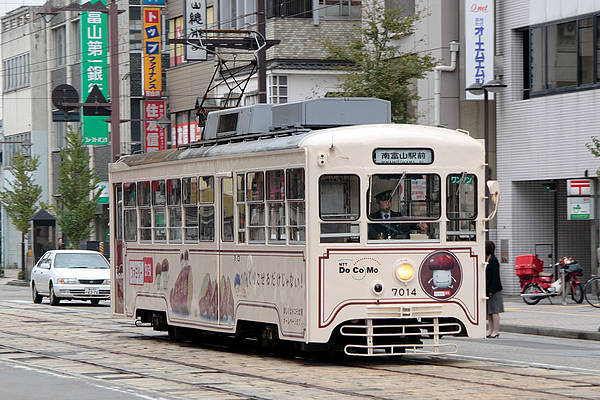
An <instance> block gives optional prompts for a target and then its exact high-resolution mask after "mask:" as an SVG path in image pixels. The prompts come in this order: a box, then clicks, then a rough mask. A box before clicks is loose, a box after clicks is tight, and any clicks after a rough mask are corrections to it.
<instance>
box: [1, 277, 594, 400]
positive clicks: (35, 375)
mask: <svg viewBox="0 0 600 400" xmlns="http://www.w3.org/2000/svg"><path fill="white" fill-rule="evenodd" d="M0 304H5V306H8V307H9V308H11V309H12V310H10V313H12V314H11V315H15V316H16V315H22V316H24V319H23V321H21V322H20V324H21V325H17V326H23V332H25V333H28V335H25V336H27V339H23V343H24V345H23V346H22V347H21V346H20V344H19V341H16V342H15V341H14V338H15V336H14V335H15V333H14V332H15V331H14V330H13V331H12V333H11V331H10V327H9V326H6V327H5V328H0V335H2V334H6V335H9V336H6V338H9V339H10V338H11V336H10V335H12V338H13V339H12V340H13V342H12V344H10V343H11V342H10V341H9V342H6V341H3V342H1V343H0V397H1V398H2V399H31V398H61V399H67V400H68V399H80V398H85V399H140V398H143V399H163V398H164V399H169V398H175V397H172V396H171V395H169V394H168V393H165V391H164V390H159V391H154V390H140V389H139V388H134V387H130V386H128V385H126V384H123V382H124V381H123V380H120V379H118V378H113V377H110V378H109V379H108V378H107V376H109V375H112V374H108V373H106V372H103V373H101V374H100V375H98V374H99V373H98V372H94V369H91V370H90V372H86V371H85V368H84V370H83V371H82V370H81V368H80V367H79V368H76V367H74V366H69V365H68V363H67V366H63V363H64V362H65V361H64V358H67V359H70V358H69V357H70V355H69V354H70V352H69V348H68V347H69V345H68V344H67V343H69V341H68V338H67V336H69V334H72V333H73V332H70V333H69V334H67V333H66V334H65V337H64V338H62V337H61V338H59V339H61V340H62V341H63V342H64V343H65V346H66V347H67V348H65V349H60V348H59V349H57V350H56V353H54V350H52V351H50V353H49V354H50V355H51V356H52V357H51V360H50V359H49V360H48V363H47V364H46V361H44V360H41V359H43V358H45V356H39V355H38V354H37V353H36V350H35V348H33V350H31V349H32V348H31V347H29V349H30V350H27V348H28V347H27V344H26V342H27V341H29V342H31V341H33V340H35V337H36V335H40V332H44V328H43V327H40V326H30V324H34V323H35V322H36V321H42V323H43V324H48V325H47V326H48V328H49V330H54V331H56V330H57V328H58V327H56V326H55V325H56V324H53V323H52V321H53V320H54V318H53V316H54V317H56V318H60V316H67V315H69V316H73V317H68V318H75V319H76V320H77V321H83V323H84V324H86V323H85V321H86V319H85V318H90V317H91V318H94V315H96V316H97V319H98V321H97V324H99V325H101V322H100V320H105V319H107V318H109V314H110V307H109V303H108V302H101V303H100V305H99V306H92V305H91V304H90V303H89V302H82V301H73V302H66V301H65V302H63V303H61V306H59V307H52V306H50V305H49V304H48V300H47V299H44V302H43V304H42V305H33V304H32V303H31V299H30V292H29V288H27V287H14V286H4V285H2V286H0ZM21 308H22V310H21ZM17 313H18V314H17ZM27 313H32V314H31V315H32V316H31V317H28V316H27V317H25V315H26V314H27ZM68 318H67V319H66V320H65V322H66V321H67V320H68ZM82 318H83V319H82ZM75 319H72V321H75ZM7 325H9V324H7ZM89 325H90V331H89V333H88V332H83V331H82V332H81V335H85V334H91V338H90V340H91V341H90V342H89V343H90V344H91V345H92V347H93V349H90V350H85V346H84V348H83V350H82V347H81V345H77V346H75V343H73V346H74V347H73V348H74V351H79V352H82V351H83V352H84V353H85V352H88V351H91V353H90V356H91V357H93V358H94V357H96V353H97V350H95V349H97V348H98V347H99V346H100V347H102V346H106V349H107V350H110V349H111V347H110V345H108V344H107V345H104V344H103V341H102V340H100V341H99V340H97V338H99V337H102V332H101V329H97V327H96V326H92V325H94V321H92V322H91V323H90V324H89ZM118 325H119V326H121V327H126V329H127V331H129V330H131V332H135V333H133V334H128V335H126V336H122V335H123V334H119V335H120V336H115V337H113V338H112V339H111V340H113V341H114V340H117V343H118V341H127V342H128V343H130V344H129V346H130V347H131V346H139V347H140V348H142V349H146V350H145V351H147V350H150V351H151V353H154V354H161V355H163V354H164V355H165V356H166V355H167V353H165V352H169V353H171V352H172V353H173V355H172V356H173V357H175V358H174V359H173V360H177V359H179V357H182V356H181V355H180V356H177V355H176V354H177V353H178V352H181V351H184V353H182V354H186V353H188V352H193V353H194V356H193V358H190V359H192V360H194V361H193V363H194V364H193V365H190V366H189V367H194V368H196V369H195V370H198V368H201V367H200V365H204V366H205V367H202V368H208V367H206V366H207V365H211V366H212V363H213V361H212V360H216V359H218V360H221V361H222V362H223V363H224V364H223V367H220V368H221V369H220V370H219V371H216V372H217V374H216V375H214V376H215V377H217V376H219V377H223V378H217V380H219V381H220V382H221V383H222V385H233V386H234V387H236V388H237V387H239V388H241V389H239V391H235V392H234V391H230V392H227V393H228V394H226V393H219V394H220V395H224V396H223V397H219V396H217V397H214V398H227V399H230V398H238V395H240V394H242V393H245V394H246V395H242V396H241V397H243V398H248V397H250V398H255V396H253V395H250V396H247V394H248V393H256V392H255V391H253V390H255V389H253V388H252V386H253V384H252V383H246V384H243V385H242V386H239V385H240V384H241V383H240V382H238V381H237V379H242V378H243V379H247V378H246V377H245V375H246V374H247V372H246V371H249V373H250V374H252V373H253V368H255V369H256V374H258V373H259V369H260V368H265V370H266V371H270V372H268V373H272V372H273V371H278V373H282V374H284V375H285V374H291V375H286V378H285V379H282V380H281V382H284V383H285V384H287V385H289V384H291V380H292V378H290V377H289V376H291V377H294V376H295V375H296V374H301V373H300V372H297V373H296V372H293V371H296V370H299V369H300V368H304V367H306V366H308V368H309V371H311V373H315V374H316V375H315V377H314V378H312V379H313V380H315V385H317V386H315V387H316V388H317V389H319V388H320V387H325V388H327V389H326V391H328V393H329V395H332V394H333V393H331V392H332V391H333V392H336V393H338V394H340V396H341V397H340V398H344V397H346V395H348V393H347V390H346V389H345V387H344V386H343V384H342V386H341V387H344V389H343V390H340V389H334V388H336V387H338V386H336V385H338V384H339V382H337V380H338V379H340V376H339V372H342V371H344V369H345V370H346V371H348V372H350V371H349V369H350V368H358V370H357V371H361V370H364V371H365V373H369V372H370V371H373V373H375V375H374V378H373V379H378V378H380V379H382V380H383V382H388V381H389V379H392V380H393V375H390V376H386V375H385V374H392V373H395V374H404V373H407V371H412V370H414V369H418V371H419V372H418V373H415V374H416V375H415V377H413V378H411V379H421V380H422V382H420V383H419V385H421V386H422V387H430V389H428V390H430V391H433V392H428V394H427V396H428V397H430V396H431V395H432V394H433V395H434V397H435V396H438V395H439V396H442V395H443V394H444V389H443V388H440V389H439V392H438V391H437V389H435V385H436V384H437V383H434V381H436V379H437V376H438V375H445V374H447V373H448V374H449V375H448V376H449V377H450V376H451V377H452V378H451V379H454V377H455V374H456V372H451V371H452V370H454V371H458V370H460V371H464V372H463V373H464V374H465V375H464V376H461V379H464V381H465V382H467V381H468V383H469V385H473V388H472V390H474V391H478V390H481V389H480V388H477V387H476V386H477V382H478V376H479V375H481V376H483V375H486V374H488V372H489V373H492V371H493V373H494V374H496V373H497V375H498V378H497V379H498V382H499V383H497V384H496V383H494V384H496V385H497V386H499V387H501V389H499V390H498V391H496V392H492V393H489V394H490V395H491V394H495V395H500V394H504V395H505V396H506V397H507V398H511V396H514V395H515V393H516V392H515V391H516V390H523V389H518V388H514V387H512V384H508V385H507V384H505V383H504V382H502V380H503V379H505V378H503V377H502V376H505V375H506V373H508V376H520V377H521V379H525V378H523V372H527V373H529V374H530V375H531V376H534V377H535V378H530V379H533V380H536V379H539V380H540V381H543V380H548V377H549V376H553V377H564V378H565V382H572V381H575V382H578V381H579V379H580V377H585V378H584V379H585V380H586V381H587V382H588V383H585V384H583V386H586V387H587V386H588V385H589V382H597V383H595V384H594V383H592V387H593V388H594V389H593V390H594V391H593V393H598V392H597V391H595V389H596V386H597V385H599V384H600V379H599V378H600V342H597V341H584V340H573V339H561V338H555V337H542V336H530V335H522V334H510V333H508V334H507V333H502V334H501V335H500V338H498V339H468V338H445V339H444V341H452V342H457V343H458V345H459V346H458V353H457V354H455V355H445V356H439V357H419V356H411V357H405V358H404V359H402V360H400V361H389V362H388V361H382V362H379V360H378V361H375V362H372V363H371V362H363V361H362V360H358V361H357V362H354V361H352V362H349V363H347V364H340V365H336V364H335V363H333V364H327V363H325V364H324V365H320V366H318V365H312V364H311V362H308V363H304V362H300V363H299V364H298V361H297V360H295V359H289V358H285V357H284V358H281V359H280V358H278V357H272V358H270V357H266V358H265V357H263V356H258V355H254V354H252V353H250V354H246V353H245V352H244V351H243V350H236V351H234V352H230V351H229V350H225V349H223V350H219V348H214V347H211V346H207V347H204V346H202V345H200V344H184V345H183V348H182V344H178V343H171V342H169V341H168V340H165V339H166V334H165V333H162V332H160V333H157V332H153V331H152V330H151V329H150V328H136V327H133V323H129V322H127V321H119V322H118ZM59 329H60V328H59ZM63 329H64V328H63ZM73 329H75V330H81V328H77V325H75V324H74V323H73ZM113 329H114V328H113ZM110 330H111V328H108V332H110ZM59 331H60V330H59ZM107 335H111V334H110V333H107ZM119 337H120V338H121V339H119ZM82 338H83V337H82ZM93 338H96V340H95V341H94V339H93ZM106 339H109V338H108V337H107V338H106ZM11 346H12V347H11ZM29 346H31V343H30V344H29ZM11 348H19V349H20V351H21V352H23V351H24V353H19V354H24V355H23V356H22V357H23V358H18V357H16V356H14V355H13V354H12V351H11ZM112 349H113V351H112V352H111V353H114V349H115V344H114V342H113V345H112ZM159 349H162V350H159ZM186 349H187V350H186ZM40 351H42V350H40ZM47 352H48V350H46V353H44V354H48V353H47ZM15 354H16V353H15ZM40 354H41V353H40ZM55 355H56V358H54V356H55ZM107 356H108V355H107ZM190 356H191V354H190ZM15 357H16V358H15ZM74 357H75V356H74ZM102 357H104V356H102ZM204 357H206V360H203V358H204ZM146 358H148V357H146ZM154 358H155V357H150V358H148V360H151V361H145V360H146V359H145V358H142V359H140V362H142V364H141V365H146V363H147V362H152V363H153V365H152V368H150V364H148V367H147V368H148V369H149V370H150V369H152V370H155V371H158V372H155V373H154V374H155V375H152V376H153V377H154V378H153V379H159V378H160V379H164V378H161V375H159V374H160V373H162V372H161V371H165V369H164V368H166V367H165V366H164V365H168V363H173V361H167V358H165V359H163V358H162V357H158V358H160V359H158V358H157V359H154ZM10 360H14V362H11V361H10ZM26 360H30V361H26ZM61 360H63V361H61ZM74 360H75V359H74ZM76 360H77V362H78V363H79V365H81V363H82V362H83V365H84V366H85V365H86V359H85V358H84V359H83V360H82V359H80V358H77V359H76ZM115 360H118V358H117V359H115ZM208 360H211V361H208ZM240 360H242V361H241V362H243V363H248V368H249V369H242V370H239V371H238V370H236V371H238V372H233V375H230V373H229V372H228V371H229V370H228V368H230V367H229V366H231V365H233V364H236V365H238V366H239V365H240ZM96 363H97V361H94V363H92V364H94V365H97V364H96ZM154 363H156V366H154ZM165 363H166V364H165ZM196 363H198V364H196ZM163 364H164V365H163ZM250 364H252V366H250ZM46 365H47V366H46ZM57 366H59V367H60V368H58V367H57ZM315 366H318V367H319V368H318V369H316V370H315V369H314V367H315ZM428 366H429V367H428ZM187 367H188V365H187V364H185V365H180V366H179V367H178V368H187ZM94 368H96V367H94ZM120 368H127V366H125V367H120ZM232 368H235V367H232ZM407 368H408V369H407ZM440 368H441V369H442V370H440ZM445 368H449V371H450V372H445V371H444V369H445ZM145 369H146V367H145V368H144V370H145ZM240 371H241V372H240ZM357 371H353V372H354V373H356V372H357ZM477 371H480V372H477ZM413 372H414V371H413ZM123 373H124V372H123ZM138 373H139V372H138ZM195 373H198V372H195ZM206 373H208V374H213V372H211V371H207V372H206ZM127 374H128V375H127V376H128V377H129V378H131V375H130V374H131V372H128V373H127ZM182 374H183V372H182ZM502 374H504V375H502ZM98 376H102V377H103V378H102V379H98ZM169 376H171V375H170V374H169ZM211 376H213V375H211ZM230 376H233V378H231V377H230ZM257 376H258V375H257ZM225 377H230V378H228V379H230V380H231V382H228V381H227V379H226V378H225ZM236 377H238V378H236ZM173 378H174V379H176V380H177V384H178V385H185V384H184V383H183V382H186V380H185V379H184V377H183V375H178V374H175V375H173ZM173 378H169V379H173ZM111 379H114V380H111ZM138 379H140V380H143V381H144V382H148V379H149V378H148V377H145V378H138ZM221 379H225V381H224V382H223V381H221ZM252 379H253V380H256V379H257V378H256V377H254V378H252ZM294 379H295V378H294ZM356 379H357V380H358V379H359V378H358V377H357V378H356ZM443 379H450V378H443ZM511 379H512V378H511ZM180 380H181V382H180ZM250 382H252V380H251V381H250ZM278 382H279V381H278ZM374 382H375V381H373V384H375V383H374ZM415 382H416V381H415ZM430 382H431V383H430ZM173 384H174V385H175V383H174V382H173ZM457 384H458V383H457ZM488 384H489V383H488ZM203 385H204V384H203ZM244 385H250V386H244ZM294 385H296V386H297V384H294ZM557 385H559V384H557ZM566 385H569V386H570V385H571V383H567V384H566ZM143 386H145V384H144V385H143ZM296 386H294V387H296ZM467 386H468V385H467ZM532 386H533V387H535V388H536V389H535V390H536V391H534V392H533V393H527V391H530V392H531V391H532V390H533V389H528V387H529V384H528V383H527V382H526V383H524V384H523V388H525V389H524V390H525V392H524V393H523V395H529V396H531V395H532V394H533V397H535V398H537V396H536V395H542V397H547V398H553V396H552V395H555V394H557V393H555V392H550V393H549V395H550V396H549V397H548V396H546V392H543V391H542V392H539V393H538V392H537V391H538V390H546V389H537V387H543V386H544V385H542V384H541V383H540V382H538V383H537V384H534V383H532ZM220 387H223V386H220ZM206 388H208V387H204V386H202V389H206ZM299 388H305V389H306V384H305V383H303V384H302V385H301V386H299ZM208 389H210V390H213V388H212V387H210V388H208ZM309 389H310V390H308V389H307V393H313V392H314V398H329V397H328V396H329V395H327V396H325V397H322V393H320V392H316V391H315V390H317V389H314V388H309ZM483 389H485V387H484V388H483ZM488 389H489V388H488ZM188 390H189V389H188ZM294 390H298V389H294ZM319 390H321V389H319ZM357 390H358V391H357V392H354V394H351V395H350V396H349V397H357V396H358V397H361V395H360V393H364V392H362V391H361V390H359V389H357ZM362 390H364V389H362ZM550 390H554V389H552V388H551V389H550ZM557 390H559V391H561V390H566V389H565V388H562V387H559V388H558V389H557ZM598 390H600V389H598ZM287 392H289V389H286V391H282V392H273V393H270V392H268V391H267V392H261V393H268V394H269V395H267V396H256V398H273V399H275V398H284V397H286V396H284V394H285V393H287ZM576 392H577V393H579V391H577V390H576ZM191 393H194V394H198V397H196V396H193V397H190V398H211V399H212V398H213V397H212V395H217V393H212V392H211V393H205V394H204V395H200V394H199V392H198V391H196V390H192V392H190V394H191ZM560 393H562V392H560ZM455 394H457V393H455ZM567 394H568V393H567ZM230 395H231V396H230ZM298 395H299V396H300V397H297V398H302V395H300V394H298ZM379 395H380V394H378V396H376V398H388V397H387V396H381V397H379ZM423 395H425V394H424V393H423ZM282 396H283V397H282ZM311 396H312V395H311ZM417 397H418V395H417ZM500 397H503V396H500ZM567 397H569V396H567ZM575 397H577V398H579V395H577V396H575ZM186 398H187V396H186ZM436 398H437V397H436ZM446 398H455V397H452V396H450V397H446ZM481 398H482V399H483V398H486V397H485V396H484V397H481ZM491 398H496V397H491ZM581 398H596V397H594V395H592V397H589V396H588V397H586V396H582V397H581Z"/></svg>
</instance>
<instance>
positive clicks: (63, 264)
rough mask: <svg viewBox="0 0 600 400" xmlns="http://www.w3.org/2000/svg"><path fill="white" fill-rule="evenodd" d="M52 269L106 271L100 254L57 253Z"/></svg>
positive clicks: (107, 266) (103, 259)
mask: <svg viewBox="0 0 600 400" xmlns="http://www.w3.org/2000/svg"><path fill="white" fill-rule="evenodd" d="M54 268H96V269H108V268H109V265H108V263H107V262H106V259H105V258H104V257H102V256H101V255H100V254H86V253H57V254H56V257H55V258H54Z"/></svg>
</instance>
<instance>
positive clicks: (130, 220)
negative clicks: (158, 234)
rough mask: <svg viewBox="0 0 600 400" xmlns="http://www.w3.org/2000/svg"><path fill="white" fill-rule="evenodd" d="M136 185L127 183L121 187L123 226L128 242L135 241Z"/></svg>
mask: <svg viewBox="0 0 600 400" xmlns="http://www.w3.org/2000/svg"><path fill="white" fill-rule="evenodd" d="M136 189H137V185H136V184H135V183H134V182H128V183H125V184H124V185H123V194H124V198H123V203H124V204H123V206H124V219H125V221H124V225H123V227H124V228H125V240H126V241H128V242H135V241H137V208H136V206H137V197H136V193H137V191H136Z"/></svg>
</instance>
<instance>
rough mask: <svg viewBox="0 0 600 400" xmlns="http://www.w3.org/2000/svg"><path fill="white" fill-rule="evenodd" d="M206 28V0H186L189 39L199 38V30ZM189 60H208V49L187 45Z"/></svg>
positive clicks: (186, 25) (187, 35) (187, 34)
mask: <svg viewBox="0 0 600 400" xmlns="http://www.w3.org/2000/svg"><path fill="white" fill-rule="evenodd" d="M203 29H206V0H185V34H186V37H187V38H188V39H194V38H198V37H199V35H198V32H197V31H198V30H203ZM185 59H186V60H188V61H198V60H206V50H205V49H202V48H200V47H196V46H192V45H187V46H185Z"/></svg>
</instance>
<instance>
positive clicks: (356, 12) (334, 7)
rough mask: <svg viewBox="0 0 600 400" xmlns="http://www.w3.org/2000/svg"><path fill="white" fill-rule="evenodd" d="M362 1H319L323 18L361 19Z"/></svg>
mask: <svg viewBox="0 0 600 400" xmlns="http://www.w3.org/2000/svg"><path fill="white" fill-rule="evenodd" d="M361 4H362V3H361V1H353V0H319V13H320V14H319V15H320V16H321V17H337V18H340V17H346V18H352V19H355V18H360V9H361Z"/></svg>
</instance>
